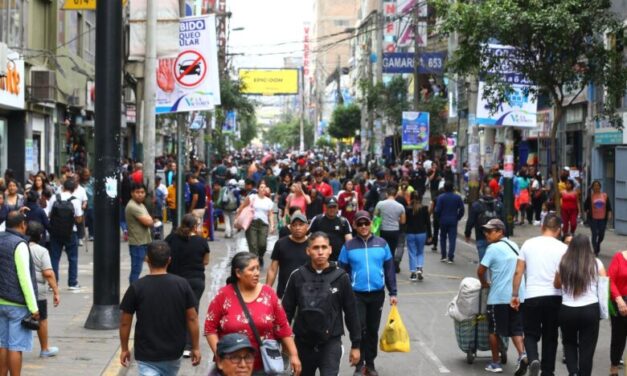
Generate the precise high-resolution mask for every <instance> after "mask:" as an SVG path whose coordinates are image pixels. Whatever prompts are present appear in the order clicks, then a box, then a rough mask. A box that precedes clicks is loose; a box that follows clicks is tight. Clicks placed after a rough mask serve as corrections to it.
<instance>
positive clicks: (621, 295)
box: [607, 251, 627, 376]
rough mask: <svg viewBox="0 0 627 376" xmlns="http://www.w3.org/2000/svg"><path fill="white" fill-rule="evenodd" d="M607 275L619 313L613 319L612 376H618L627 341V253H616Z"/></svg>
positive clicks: (611, 293)
mask: <svg viewBox="0 0 627 376" xmlns="http://www.w3.org/2000/svg"><path fill="white" fill-rule="evenodd" d="M607 275H608V277H610V299H611V300H612V302H613V303H614V304H615V307H616V311H617V315H616V316H612V317H611V320H612V337H611V340H610V362H611V365H610V376H613V375H616V376H618V367H619V365H620V360H621V358H622V357H623V351H625V341H627V251H620V252H616V254H615V255H614V257H613V258H612V261H611V262H610V266H609V268H608V270H607Z"/></svg>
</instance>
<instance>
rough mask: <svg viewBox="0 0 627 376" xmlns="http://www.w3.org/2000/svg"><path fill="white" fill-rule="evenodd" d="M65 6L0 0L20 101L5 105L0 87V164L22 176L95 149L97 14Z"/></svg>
mask: <svg viewBox="0 0 627 376" xmlns="http://www.w3.org/2000/svg"><path fill="white" fill-rule="evenodd" d="M62 6H63V1H61V0H53V1H26V0H9V1H5V2H3V3H2V5H0V42H3V43H6V44H7V45H8V47H9V49H10V50H11V51H12V53H13V54H14V55H12V56H14V57H17V60H14V61H11V60H10V61H9V65H10V66H11V67H13V64H14V62H19V64H18V66H21V64H22V62H23V65H24V68H23V69H21V68H20V70H19V72H18V76H19V82H20V84H23V85H24V87H23V92H22V93H20V94H21V95H23V97H21V98H22V99H21V101H20V102H19V103H16V102H15V101H14V102H13V103H12V104H7V98H8V96H7V95H6V90H5V93H4V94H5V95H4V96H3V94H2V91H1V90H0V140H1V141H0V169H2V170H4V169H6V168H11V169H13V170H14V171H15V174H16V178H17V179H18V180H22V181H23V180H25V179H26V178H27V177H28V174H29V173H31V172H36V171H38V170H46V171H48V172H55V171H58V169H59V167H60V166H62V165H65V164H69V165H71V166H73V167H76V166H79V165H88V163H89V155H91V154H93V124H94V122H93V111H94V98H95V88H94V84H93V82H94V74H95V72H94V61H95V53H96V33H95V27H96V16H95V12H94V11H65V10H63V9H62ZM3 98H4V99H3ZM3 102H4V103H3Z"/></svg>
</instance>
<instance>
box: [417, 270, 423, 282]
mask: <svg viewBox="0 0 627 376" xmlns="http://www.w3.org/2000/svg"><path fill="white" fill-rule="evenodd" d="M423 279H424V277H423V276H422V269H420V270H418V280H419V281H422V280H423Z"/></svg>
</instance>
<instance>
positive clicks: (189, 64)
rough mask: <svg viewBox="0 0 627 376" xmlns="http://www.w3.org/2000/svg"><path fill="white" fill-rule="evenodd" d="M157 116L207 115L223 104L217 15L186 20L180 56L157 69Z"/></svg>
mask: <svg viewBox="0 0 627 376" xmlns="http://www.w3.org/2000/svg"><path fill="white" fill-rule="evenodd" d="M156 79H157V101H156V102H157V107H156V113H157V114H163V113H169V112H187V111H206V110H212V109H213V108H214V107H215V106H216V105H219V104H220V79H219V72H218V52H217V44H216V28H215V15H208V16H199V17H185V18H182V19H181V22H180V27H179V54H178V56H177V57H176V58H173V59H160V60H159V63H158V66H157V77H156Z"/></svg>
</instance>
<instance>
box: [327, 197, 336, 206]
mask: <svg viewBox="0 0 627 376" xmlns="http://www.w3.org/2000/svg"><path fill="white" fill-rule="evenodd" d="M337 205H338V204H337V200H336V199H335V197H329V198H327V206H337Z"/></svg>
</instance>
